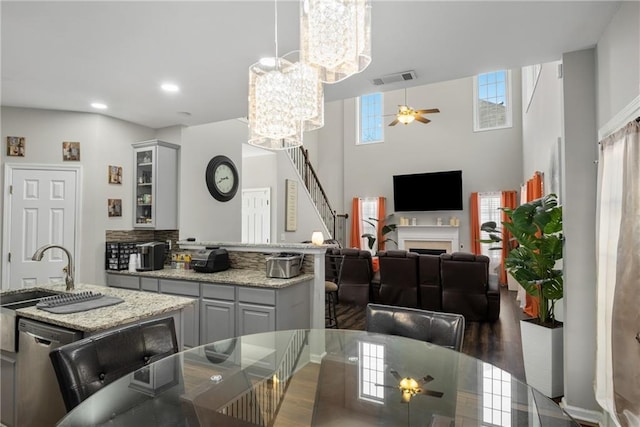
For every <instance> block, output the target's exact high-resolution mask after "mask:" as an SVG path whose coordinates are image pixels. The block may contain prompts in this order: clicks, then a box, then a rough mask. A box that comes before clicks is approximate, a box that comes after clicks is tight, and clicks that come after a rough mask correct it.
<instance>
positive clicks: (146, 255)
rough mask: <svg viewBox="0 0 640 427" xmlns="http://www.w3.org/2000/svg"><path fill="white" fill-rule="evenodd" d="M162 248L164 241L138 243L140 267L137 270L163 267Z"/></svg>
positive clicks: (163, 248)
mask: <svg viewBox="0 0 640 427" xmlns="http://www.w3.org/2000/svg"><path fill="white" fill-rule="evenodd" d="M164 250H165V244H164V242H148V243H139V244H138V255H139V257H140V267H139V268H137V270H138V271H150V270H162V269H163V268H164Z"/></svg>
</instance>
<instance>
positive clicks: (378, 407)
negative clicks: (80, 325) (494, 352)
mask: <svg viewBox="0 0 640 427" xmlns="http://www.w3.org/2000/svg"><path fill="white" fill-rule="evenodd" d="M58 425H59V426H82V427H85V426H93V425H100V426H101V425H104V426H135V427H142V426H225V427H227V426H232V427H233V426H256V425H258V426H431V427H440V426H446V427H451V426H579V424H577V423H576V422H575V421H574V420H573V419H572V418H571V417H570V416H569V415H567V414H566V413H565V412H564V411H563V410H562V409H561V408H560V407H559V406H558V405H557V404H556V403H554V402H553V401H552V400H550V399H549V398H547V397H545V396H544V395H542V394H541V393H540V392H538V391H537V390H535V389H533V388H532V387H529V386H528V385H527V384H525V383H523V382H521V381H519V380H517V379H516V378H513V377H512V376H511V375H510V374H509V373H508V372H506V371H503V370H501V369H499V368H497V367H495V366H493V365H490V364H488V363H485V362H482V361H481V360H478V359H475V358H472V357H470V356H467V355H465V354H462V353H459V352H456V351H453V350H450V349H447V348H444V347H439V346H437V345H433V344H430V343H426V342H423V341H417V340H412V339H408V338H403V337H398V336H391V335H381V334H375V333H369V332H365V331H351V330H339V329H337V330H336V329H332V330H325V329H317V330H316V329H312V330H288V331H277V332H269V333H262V334H255V335H247V336H241V337H238V338H233V339H228V340H224V341H218V342H214V343H211V344H207V345H203V346H200V347H196V348H192V349H189V350H186V351H183V352H180V353H177V354H175V355H173V356H170V357H167V358H165V359H162V360H159V361H157V362H154V363H152V364H150V365H148V366H146V367H144V368H142V369H140V370H138V371H136V372H134V373H132V374H129V375H127V376H125V377H123V378H121V379H119V380H117V381H115V382H113V383H111V384H109V385H108V386H106V387H104V388H103V389H101V390H100V391H98V392H97V393H95V394H93V395H92V396H91V397H89V398H88V399H86V400H85V401H84V402H82V403H81V404H80V405H79V406H77V407H76V408H74V409H73V410H72V411H71V412H69V413H68V414H67V415H66V416H65V417H64V418H63V419H61V420H60V421H59V423H58Z"/></svg>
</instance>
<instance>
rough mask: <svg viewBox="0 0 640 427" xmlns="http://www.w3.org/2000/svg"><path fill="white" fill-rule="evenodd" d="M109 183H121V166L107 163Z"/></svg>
mask: <svg viewBox="0 0 640 427" xmlns="http://www.w3.org/2000/svg"><path fill="white" fill-rule="evenodd" d="M108 176H109V184H122V166H111V165H109V172H108Z"/></svg>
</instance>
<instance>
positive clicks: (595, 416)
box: [560, 397, 607, 426]
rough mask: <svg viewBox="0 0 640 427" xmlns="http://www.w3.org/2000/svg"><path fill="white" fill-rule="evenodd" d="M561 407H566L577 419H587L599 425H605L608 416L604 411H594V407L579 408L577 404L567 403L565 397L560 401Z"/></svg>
mask: <svg viewBox="0 0 640 427" xmlns="http://www.w3.org/2000/svg"><path fill="white" fill-rule="evenodd" d="M560 407H561V408H562V409H564V410H565V411H566V412H567V413H568V414H569V415H571V416H572V417H573V418H575V419H576V421H578V422H580V421H586V422H589V423H593V424H596V425H599V426H605V425H607V424H603V420H604V419H605V418H606V417H605V415H604V414H603V413H602V411H594V410H592V409H584V408H579V407H577V406H571V405H567V402H566V400H565V398H564V397H563V398H562V400H561V401H560Z"/></svg>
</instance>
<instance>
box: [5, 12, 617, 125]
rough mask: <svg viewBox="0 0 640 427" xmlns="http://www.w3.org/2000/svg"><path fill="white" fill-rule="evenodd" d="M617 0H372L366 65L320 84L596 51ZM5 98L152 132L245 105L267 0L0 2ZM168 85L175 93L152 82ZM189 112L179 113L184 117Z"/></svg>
mask: <svg viewBox="0 0 640 427" xmlns="http://www.w3.org/2000/svg"><path fill="white" fill-rule="evenodd" d="M619 3H620V2H617V1H600V2H598V1H585V2H581V1H495V2H487V1H469V2H462V1H441V2H438V1H382V0H374V1H373V6H372V50H373V52H372V57H373V60H372V63H371V65H370V66H369V67H368V68H367V69H366V70H365V71H363V72H362V73H360V74H358V75H356V76H352V77H350V78H348V79H347V80H345V81H343V82H340V83H337V84H335V85H325V100H326V101H332V100H337V99H344V98H349V97H353V96H357V95H360V94H363V93H368V92H374V91H376V90H380V88H382V90H390V89H398V88H402V87H404V86H406V85H407V84H406V83H404V84H402V83H397V84H394V85H386V86H374V85H373V84H372V83H371V80H372V79H373V78H376V77H381V76H383V75H386V74H390V73H395V72H400V71H406V70H415V72H416V74H417V79H416V80H415V81H413V82H412V83H411V85H423V84H427V83H432V82H437V81H444V80H451V79H455V78H460V77H467V76H471V75H474V74H477V73H479V72H484V71H491V70H494V69H499V68H512V67H519V66H523V65H530V64H534V63H540V62H546V61H552V60H558V59H560V58H561V54H562V53H564V52H570V51H574V50H580V49H584V48H588V47H592V46H594V45H595V43H596V42H597V41H598V39H599V37H600V36H601V34H602V31H603V29H604V28H605V27H606V25H607V24H608V23H609V21H610V19H611V17H612V16H613V14H614V13H615V11H616V9H617V7H618V6H619ZM0 7H1V15H2V17H1V19H2V22H1V25H2V26H1V42H2V45H1V47H2V105H3V106H16V107H29V108H45V109H56V110H70V111H91V112H95V111H96V110H93V109H92V108H91V107H90V106H89V104H90V103H91V102H93V101H98V100H99V101H102V102H104V103H106V104H107V105H108V106H109V109H108V110H106V112H104V114H107V115H110V116H113V117H117V118H120V119H124V120H128V121H131V122H134V123H139V124H142V125H145V126H149V127H151V128H162V127H166V126H172V125H177V124H184V125H196V124H202V123H209V122H215V121H220V120H226V119H231V118H238V117H243V116H246V114H247V84H248V67H249V66H250V65H251V64H252V63H254V62H256V61H257V60H258V59H259V58H261V57H263V56H273V55H274V53H275V42H274V1H267V0H265V1H194V2H188V1H173V2H171V1H138V2H126V1H104V2H97V1H70V2H58V1H42V2H35V1H6V0H4V1H2V2H0ZM277 7H278V33H279V37H278V39H279V40H278V43H279V53H280V55H282V54H285V53H287V52H289V51H292V50H296V49H298V39H299V37H298V30H299V26H298V14H299V12H298V7H299V3H298V2H297V1H287V0H279V1H278V3H277ZM165 81H172V82H175V83H177V84H178V85H179V86H180V87H181V91H180V92H179V93H176V94H172V95H168V94H166V93H163V92H161V91H160V89H159V85H160V84H161V83H162V82H165ZM185 113H188V114H185Z"/></svg>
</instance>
